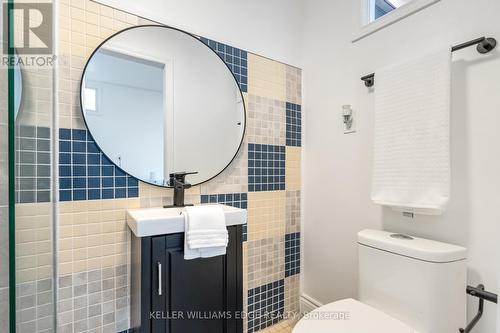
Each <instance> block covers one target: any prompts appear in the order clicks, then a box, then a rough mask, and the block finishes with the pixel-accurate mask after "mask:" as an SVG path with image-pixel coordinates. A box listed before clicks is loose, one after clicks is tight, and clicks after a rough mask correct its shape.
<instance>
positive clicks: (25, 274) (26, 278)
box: [16, 268, 37, 283]
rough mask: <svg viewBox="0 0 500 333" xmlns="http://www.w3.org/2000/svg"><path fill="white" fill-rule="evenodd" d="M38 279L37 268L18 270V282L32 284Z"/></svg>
mask: <svg viewBox="0 0 500 333" xmlns="http://www.w3.org/2000/svg"><path fill="white" fill-rule="evenodd" d="M36 279H37V272H36V269H35V268H31V269H23V270H18V271H17V272H16V282H17V283H23V282H30V281H35V280H36Z"/></svg>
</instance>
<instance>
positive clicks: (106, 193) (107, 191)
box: [102, 188, 115, 199]
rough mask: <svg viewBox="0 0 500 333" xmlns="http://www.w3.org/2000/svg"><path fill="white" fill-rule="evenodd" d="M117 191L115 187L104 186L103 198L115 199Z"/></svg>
mask: <svg viewBox="0 0 500 333" xmlns="http://www.w3.org/2000/svg"><path fill="white" fill-rule="evenodd" d="M114 197H115V193H114V191H113V189H108V188H103V189H102V198H103V199H114Z"/></svg>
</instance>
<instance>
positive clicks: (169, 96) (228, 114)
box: [81, 26, 245, 186]
mask: <svg viewBox="0 0 500 333" xmlns="http://www.w3.org/2000/svg"><path fill="white" fill-rule="evenodd" d="M81 106H82V112H83V115H84V119H85V122H86V124H87V127H88V129H89V131H90V133H91V134H92V137H93V138H94V140H95V141H96V143H97V145H98V146H99V148H100V149H101V150H102V151H103V153H104V154H105V155H106V156H107V157H108V158H109V159H110V160H111V161H112V162H113V163H115V164H116V165H117V166H118V167H120V168H121V169H123V170H124V171H125V172H127V173H129V174H130V175H132V176H134V177H136V178H138V179H140V180H142V181H145V182H148V183H151V184H155V185H162V186H170V185H171V184H170V183H169V175H170V174H172V173H176V172H184V171H185V172H198V173H197V174H192V175H189V176H187V179H186V180H187V181H188V182H189V183H191V184H199V183H202V182H204V181H207V180H209V179H211V178H213V177H214V176H216V175H217V174H219V173H220V172H222V171H223V170H224V169H225V168H226V167H227V165H228V164H229V163H230V162H231V161H232V159H233V158H234V156H235V155H236V153H237V151H238V149H239V147H240V144H241V142H242V139H243V134H244V129H245V109H244V103H243V96H242V93H241V91H240V89H239V86H238V84H237V82H236V80H235V78H234V76H233V74H232V73H231V71H230V70H229V68H228V67H227V66H226V64H225V63H224V62H223V61H222V60H221V59H220V58H219V56H218V55H217V54H216V53H215V52H214V51H212V50H211V49H210V48H209V47H207V46H206V45H205V44H203V43H202V42H201V41H200V40H199V39H198V38H196V37H193V36H191V35H189V34H187V33H185V32H182V31H179V30H176V29H172V28H168V27H163V26H140V27H134V28H131V29H127V30H124V31H122V32H120V33H118V34H116V35H115V36H113V37H111V38H110V39H108V40H107V41H106V42H105V43H103V44H102V45H101V46H100V47H99V48H98V49H97V50H96V51H95V52H94V54H93V55H92V56H91V58H90V59H89V61H88V63H87V66H86V68H85V72H84V76H83V79H82V86H81Z"/></svg>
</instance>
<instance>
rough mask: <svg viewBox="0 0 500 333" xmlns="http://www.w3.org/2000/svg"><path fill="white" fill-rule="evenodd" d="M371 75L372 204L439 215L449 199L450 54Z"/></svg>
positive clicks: (404, 64) (422, 59) (396, 65)
mask: <svg viewBox="0 0 500 333" xmlns="http://www.w3.org/2000/svg"><path fill="white" fill-rule="evenodd" d="M376 73H377V74H376V80H377V81H376V82H377V83H376V87H375V140H374V155H373V177H372V195H371V197H372V200H373V201H374V202H375V203H377V204H380V205H385V206H390V207H393V208H394V209H396V210H399V211H405V212H413V213H421V214H432V215H436V214H441V213H442V212H443V211H444V210H445V209H446V205H447V203H448V201H449V198H450V99H451V98H450V96H451V82H450V81H451V78H450V76H451V52H450V50H449V49H446V50H440V51H437V52H434V53H432V54H429V55H426V56H423V57H420V58H417V59H413V60H410V61H407V62H404V63H399V64H395V65H391V66H388V67H385V68H382V69H379V70H377V71H376Z"/></svg>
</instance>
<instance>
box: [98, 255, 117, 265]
mask: <svg viewBox="0 0 500 333" xmlns="http://www.w3.org/2000/svg"><path fill="white" fill-rule="evenodd" d="M101 265H102V267H113V266H115V260H114V257H113V256H106V257H102V259H101Z"/></svg>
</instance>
